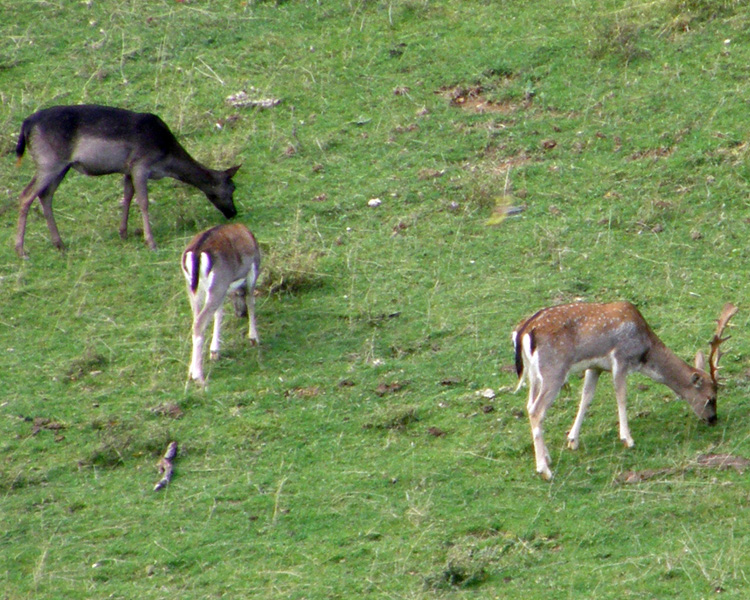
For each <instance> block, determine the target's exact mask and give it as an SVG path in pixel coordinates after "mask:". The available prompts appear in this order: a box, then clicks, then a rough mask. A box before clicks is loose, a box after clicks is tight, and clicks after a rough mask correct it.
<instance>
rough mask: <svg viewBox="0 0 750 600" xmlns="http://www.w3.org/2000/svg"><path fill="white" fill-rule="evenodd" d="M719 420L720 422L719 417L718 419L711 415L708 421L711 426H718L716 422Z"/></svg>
mask: <svg viewBox="0 0 750 600" xmlns="http://www.w3.org/2000/svg"><path fill="white" fill-rule="evenodd" d="M718 420H719V417H717V416H716V415H711V416H710V417H708V419H707V421H708V424H709V425H716V421H718Z"/></svg>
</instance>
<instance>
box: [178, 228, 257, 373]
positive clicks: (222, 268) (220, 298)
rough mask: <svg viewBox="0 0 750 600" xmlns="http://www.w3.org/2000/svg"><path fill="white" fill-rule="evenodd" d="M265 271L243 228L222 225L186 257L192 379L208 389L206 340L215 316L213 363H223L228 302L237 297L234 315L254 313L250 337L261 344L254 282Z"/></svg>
mask: <svg viewBox="0 0 750 600" xmlns="http://www.w3.org/2000/svg"><path fill="white" fill-rule="evenodd" d="M259 271H260V250H259V248H258V243H257V242H256V240H255V236H253V234H252V233H250V230H249V229H248V228H247V227H245V226H244V225H241V224H234V225H218V226H216V227H212V228H211V229H207V230H205V231H202V232H200V233H198V234H197V235H196V236H195V237H194V238H193V239H192V240H191V241H190V243H189V244H188V245H187V248H185V251H184V252H183V253H182V272H183V274H184V275H185V281H186V282H187V290H188V296H189V298H190V306H191V308H192V310H193V329H192V332H193V353H192V358H191V360H190V370H189V371H188V377H189V379H193V380H195V381H196V382H198V383H199V384H201V385H205V379H204V377H203V341H204V335H205V330H206V326H207V325H208V321H209V319H211V317H213V320H214V331H213V336H212V338H211V347H210V350H211V359H212V360H217V359H218V358H219V336H220V330H221V317H222V313H223V309H222V306H223V304H224V298H225V297H226V295H227V294H228V293H230V292H231V293H232V296H233V301H234V308H235V312H236V313H237V315H238V316H245V315H247V314H248V312H249V321H250V329H249V331H248V337H249V338H250V342H251V343H252V344H253V345H255V344H258V343H260V340H259V339H258V331H257V329H256V323H255V295H254V293H255V283H256V281H257V280H258V273H259Z"/></svg>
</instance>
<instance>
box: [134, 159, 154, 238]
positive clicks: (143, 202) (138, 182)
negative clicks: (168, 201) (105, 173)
mask: <svg viewBox="0 0 750 600" xmlns="http://www.w3.org/2000/svg"><path fill="white" fill-rule="evenodd" d="M132 178H133V186H134V187H135V199H136V202H138V207H139V208H140V209H141V215H142V217H143V237H144V239H145V240H146V244H148V247H149V248H151V250H156V242H154V234H153V233H152V232H151V222H150V221H149V219H148V186H147V183H148V175H146V174H145V173H137V174H136V173H133V175H132Z"/></svg>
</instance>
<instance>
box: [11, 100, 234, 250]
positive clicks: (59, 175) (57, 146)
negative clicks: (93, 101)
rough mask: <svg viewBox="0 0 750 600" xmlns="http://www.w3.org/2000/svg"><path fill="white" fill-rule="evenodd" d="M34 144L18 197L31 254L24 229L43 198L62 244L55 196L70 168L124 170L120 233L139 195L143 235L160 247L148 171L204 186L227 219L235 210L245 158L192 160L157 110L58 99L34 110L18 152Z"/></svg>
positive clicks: (20, 246) (55, 239) (19, 237)
mask: <svg viewBox="0 0 750 600" xmlns="http://www.w3.org/2000/svg"><path fill="white" fill-rule="evenodd" d="M27 146H28V148H29V153H30V154H31V156H32V157H33V159H34V162H35V163H36V173H35V174H34V177H32V178H31V181H30V182H29V184H28V185H27V186H26V188H25V189H24V190H23V192H22V193H21V197H20V199H19V204H20V207H19V208H20V212H19V216H18V230H17V233H16V252H17V253H18V255H19V256H21V257H26V252H25V251H24V243H23V240H24V235H25V233H26V219H27V217H28V214H29V208H30V207H31V204H32V203H33V202H34V199H35V198H39V202H40V203H41V205H42V211H43V213H44V218H45V219H46V221H47V227H48V228H49V232H50V236H51V238H52V243H53V244H54V245H55V246H56V247H57V248H59V249H62V248H63V243H62V240H61V239H60V233H59V232H58V230H57V225H56V223H55V217H54V216H53V214H52V197H53V195H54V193H55V190H57V187H58V186H59V185H60V182H62V180H63V178H64V177H65V175H66V174H67V172H68V171H69V170H70V169H71V168H72V169H75V170H76V171H79V172H81V173H83V174H84V175H108V174H111V173H122V174H123V175H124V177H123V187H124V196H123V201H122V220H121V222H120V237H121V238H123V239H124V238H125V237H127V232H128V213H129V211H130V202H131V200H132V199H133V195H135V198H136V201H137V202H138V206H139V207H140V209H141V214H142V216H143V236H144V238H145V240H146V243H147V244H148V245H149V247H150V248H151V249H152V250H154V249H156V244H155V243H154V236H153V234H152V233H151V224H150V223H149V219H148V189H147V183H148V180H149V179H161V178H162V177H172V178H174V179H177V180H179V181H182V182H183V183H187V184H189V185H192V186H194V187H196V188H198V189H199V190H201V191H202V192H203V193H204V194H206V196H207V197H208V199H209V200H210V201H211V203H212V204H213V205H214V206H216V208H218V209H219V210H220V211H221V213H222V214H223V215H224V216H225V217H227V218H228V219H230V218H232V217H234V216H235V215H236V214H237V210H236V209H235V207H234V201H233V199H232V195H233V193H234V183H233V182H232V177H233V176H234V174H235V173H236V172H237V169H239V166H236V167H232V168H230V169H227V170H226V171H214V170H213V169H209V168H207V167H204V166H203V165H201V164H200V163H199V162H198V161H196V160H194V159H193V158H192V157H191V156H190V155H189V154H188V153H187V151H186V150H185V149H184V148H183V147H182V146H181V145H180V143H179V142H178V141H177V138H175V136H174V135H173V134H172V132H171V131H170V130H169V127H167V125H166V124H165V123H164V121H162V120H161V119H160V118H159V117H157V116H156V115H153V114H150V113H136V112H131V111H129V110H124V109H121V108H112V107H109V106H95V105H80V106H54V107H52V108H47V109H45V110H40V111H39V112H36V113H34V114H33V115H31V116H30V117H28V118H27V119H26V120H24V122H23V124H22V125H21V133H20V135H19V138H18V145H17V146H16V155H17V156H18V161H19V162H20V160H21V157H22V156H23V154H24V151H25V150H26V147H27Z"/></svg>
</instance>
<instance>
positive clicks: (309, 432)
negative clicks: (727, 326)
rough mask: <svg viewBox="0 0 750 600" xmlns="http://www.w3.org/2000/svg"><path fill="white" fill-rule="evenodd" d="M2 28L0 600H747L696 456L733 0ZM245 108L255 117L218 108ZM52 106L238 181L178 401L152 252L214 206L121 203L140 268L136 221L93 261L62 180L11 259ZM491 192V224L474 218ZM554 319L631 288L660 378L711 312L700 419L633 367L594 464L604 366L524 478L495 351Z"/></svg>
mask: <svg viewBox="0 0 750 600" xmlns="http://www.w3.org/2000/svg"><path fill="white" fill-rule="evenodd" d="M0 14H2V15H5V16H4V17H3V18H2V19H0V32H1V33H2V35H1V36H0V159H1V160H0V219H2V223H3V227H2V228H1V229H0V356H2V359H0V373H1V375H0V382H2V397H1V398H0V499H1V501H0V523H2V525H3V526H2V530H1V531H0V589H2V590H3V592H4V596H3V597H4V598H8V599H11V600H17V599H21V598H35V599H36V598H60V597H66V598H104V597H112V598H148V599H150V598H174V597H180V598H216V597H226V598H298V599H302V598H307V599H313V598H357V597H367V598H435V597H438V598H529V599H535V598H555V599H558V598H572V597H575V598H597V599H607V598H618V599H621V598H659V599H663V598H710V597H713V596H716V595H720V596H721V597H727V598H738V599H740V598H745V597H746V596H747V591H746V590H747V588H748V585H749V584H748V577H750V559H748V557H747V552H746V546H747V544H748V541H749V540H750V525H748V523H749V522H750V520H749V519H748V512H747V511H748V508H749V506H748V494H747V490H746V480H747V476H746V474H742V473H738V472H735V471H734V470H731V469H730V470H717V469H712V468H706V467H701V466H699V465H698V463H697V459H698V457H699V456H700V455H701V454H705V453H726V454H733V455H736V456H747V455H748V446H747V444H748V439H749V438H750V426H748V425H747V414H748V411H749V410H750V402H748V399H747V392H748V390H749V389H750V383H749V380H748V372H749V371H748V369H749V368H750V364H748V362H749V361H750V358H748V357H750V344H748V341H747V338H746V336H745V335H744V333H743V332H744V330H745V326H746V324H747V322H748V316H747V313H746V306H745V302H744V292H745V290H746V287H747V283H746V282H747V280H748V278H750V268H749V267H748V264H750V263H749V261H748V258H749V257H750V251H749V250H748V248H747V243H746V240H747V238H748V233H750V224H749V223H750V202H748V197H749V196H750V170H749V168H748V164H747V160H748V141H747V140H748V125H747V98H748V96H749V95H750V84H748V66H747V65H748V64H750V49H749V48H750V46H748V41H749V40H750V35H749V34H748V33H747V32H748V31H750V9H748V8H747V7H745V6H744V3H741V2H738V1H730V0H722V1H721V2H712V1H709V0H690V1H679V0H659V1H657V2H642V1H634V0H620V1H614V0H607V1H605V2H593V1H590V0H583V1H581V0H576V1H575V2H569V3H559V2H552V1H546V0H544V1H540V2H535V3H523V2H515V1H511V0H508V1H501V0H486V1H476V2H458V1H448V0H390V1H386V0H360V1H338V0H337V1H333V0H318V1H315V2H314V1H312V0H307V1H305V0H286V1H282V0H278V1H277V2H270V1H248V2H241V1H239V0H216V1H213V2H201V1H198V0H193V1H190V0H188V1H187V2H174V1H172V0H162V1H156V2H144V1H143V0H130V1H127V2H114V1H113V0H101V1H94V2H72V1H70V2H66V1H59V0H58V1H50V2H42V1H39V2H26V3H17V2H10V1H9V0H0ZM9 15H12V18H11V17H10V16H9ZM243 89H244V90H247V91H248V92H249V93H250V92H253V93H258V94H259V95H262V96H265V97H273V98H279V99H281V103H280V104H279V105H278V106H276V107H274V108H271V109H267V110H259V109H255V110H254V109H238V108H234V107H232V106H230V105H229V104H227V103H226V102H225V99H226V97H227V96H229V95H230V94H234V93H236V92H238V91H240V90H243ZM82 102H98V103H105V104H112V105H118V106H123V107H126V108H130V109H133V110H148V111H152V112H156V113H158V114H159V115H160V116H161V117H162V118H163V119H164V120H165V121H166V122H167V123H168V124H169V125H170V127H171V128H172V130H173V131H174V132H175V134H177V135H178V137H179V138H180V139H181V141H182V142H183V143H184V145H185V146H186V148H187V149H188V150H189V151H190V152H191V153H192V154H193V155H194V156H195V157H196V158H197V159H199V160H201V161H202V162H204V163H206V164H208V165H210V166H212V167H215V168H218V167H222V168H226V167H229V166H231V165H233V164H237V163H242V168H241V170H240V171H239V173H238V175H237V176H236V178H235V181H236V183H237V185H238V189H237V192H236V196H235V200H236V202H237V205H238V208H239V210H240V215H239V217H238V218H239V220H240V221H242V222H245V223H247V224H248V225H249V227H250V228H251V229H252V230H253V232H254V233H255V234H256V236H257V238H258V240H259V241H260V243H261V246H262V249H263V252H264V275H263V279H262V281H261V290H262V294H261V296H260V297H259V298H258V302H257V311H258V324H259V334H260V337H261V340H262V345H261V346H260V349H256V348H252V347H250V346H249V345H248V344H247V342H246V339H245V337H244V336H245V333H246V326H245V324H244V323H243V322H240V321H238V320H237V319H234V317H231V316H229V314H230V313H231V311H227V318H226V320H225V327H224V335H223V356H222V360H220V361H219V362H217V363H214V364H211V365H207V374H208V377H209V386H208V389H207V390H205V391H203V390H200V389H198V388H196V387H194V386H189V387H187V388H186V386H185V379H186V374H187V365H188V360H189V352H190V347H189V346H190V331H189V322H190V314H189V313H190V310H189V305H188V302H187V298H186V294H185V291H184V282H183V280H182V275H181V273H180V270H179V266H178V260H179V256H180V252H181V251H182V249H183V248H184V246H185V244H186V243H187V241H188V240H189V239H190V237H192V235H194V233H195V232H196V231H198V230H199V229H201V228H204V227H208V226H211V225H214V224H216V223H220V222H222V221H223V219H222V217H221V215H220V214H219V213H218V212H217V211H216V210H215V209H214V208H213V207H212V206H211V205H210V204H209V203H208V202H207V201H206V200H205V198H204V197H203V196H202V195H201V194H200V192H198V191H196V190H194V189H191V188H188V187H186V186H183V185H180V184H177V183H175V182H173V181H171V180H163V181H158V182H157V181H155V182H152V183H151V185H150V188H149V189H150V195H151V199H152V209H151V222H152V226H153V229H154V235H155V239H156V242H157V244H158V245H159V249H158V250H157V251H156V252H150V251H148V250H147V248H146V246H145V244H144V243H143V239H142V236H141V235H140V226H141V224H140V215H139V214H134V215H133V217H132V218H131V224H130V225H131V236H130V238H129V239H128V240H126V241H125V242H123V241H121V240H120V239H119V236H118V234H117V227H118V220H119V215H118V212H119V211H118V201H119V198H120V194H121V185H120V181H119V179H118V177H115V176H112V177H101V178H85V177H82V176H80V175H78V174H76V173H71V174H69V175H68V177H67V178H66V180H65V182H64V183H63V184H62V185H61V186H60V189H59V190H58V192H57V194H56V196H55V198H56V199H55V202H54V208H55V214H56V216H57V220H58V225H59V227H60V230H61V235H62V237H63V240H64V242H65V243H66V245H67V247H68V250H67V251H66V252H65V253H59V252H57V251H56V250H55V249H54V248H53V247H52V245H51V244H50V243H49V239H48V234H47V230H46V226H45V224H44V219H43V218H42V216H41V211H40V210H38V208H34V209H33V210H32V213H31V215H30V218H29V224H28V229H27V243H26V248H27V250H28V252H29V254H30V257H31V258H30V260H29V261H20V260H18V259H17V258H16V256H15V253H14V252H13V238H14V235H15V223H16V218H17V210H16V202H17V198H18V195H19V194H20V192H21V190H22V189H23V187H24V186H25V185H26V183H27V182H28V180H29V179H30V177H31V175H32V164H31V161H30V160H29V159H28V157H27V158H26V160H25V161H24V163H23V164H22V166H21V167H20V168H16V167H15V166H14V162H15V155H14V148H15V143H16V140H17V134H18V130H19V127H20V123H21V121H22V120H23V119H24V118H25V117H26V116H28V115H29V114H31V113H32V112H34V111H35V110H37V109H39V108H42V107H46V106H49V105H52V104H56V103H82ZM372 198H380V199H381V200H382V204H381V205H380V206H378V207H370V206H368V201H369V200H370V199H372ZM502 203H511V204H513V205H517V206H524V207H525V210H524V211H523V212H522V213H521V214H520V215H518V216H513V217H508V218H506V219H505V220H502V221H501V222H499V224H496V225H494V226H492V225H488V221H489V222H492V216H493V211H494V210H495V208H496V206H497V205H498V204H502ZM133 212H134V213H137V209H134V211H133ZM577 298H581V299H586V300H614V299H627V300H631V301H632V302H634V303H636V304H637V305H638V306H639V307H640V308H641V310H642V312H643V313H644V315H645V317H646V318H647V320H648V321H649V323H650V324H651V325H652V327H653V328H654V330H655V331H656V332H657V333H658V334H659V335H660V336H661V337H662V339H663V340H664V341H665V343H667V345H669V346H670V347H671V348H672V349H673V350H674V351H675V352H676V353H678V354H679V355H680V356H682V357H684V358H686V359H688V358H689V357H692V355H693V354H694V353H695V351H696V350H698V349H704V350H705V349H706V348H707V342H708V340H709V339H710V336H711V335H712V333H713V328H714V320H715V319H716V318H717V317H718V314H719V311H720V309H721V306H722V305H723V304H724V302H726V301H732V302H735V303H736V304H737V305H738V306H739V307H740V313H739V314H738V315H737V317H735V319H734V321H733V327H732V334H733V337H732V339H731V341H729V342H728V343H727V344H726V355H725V356H724V358H723V363H722V364H723V367H724V368H723V370H722V375H723V378H724V384H725V385H724V387H723V388H722V389H721V394H720V398H719V416H720V420H719V423H718V425H717V426H716V427H713V428H709V427H706V426H704V425H703V424H701V423H700V422H698V421H697V420H696V419H695V418H694V416H693V415H692V414H691V412H690V410H689V408H688V407H687V405H686V404H684V403H682V402H680V401H676V400H675V399H674V398H673V395H672V394H671V392H669V390H668V389H667V388H664V387H662V386H659V385H657V384H655V383H652V382H651V381H650V380H647V379H645V378H642V377H640V376H633V377H632V378H631V380H630V385H629V394H628V400H629V415H630V419H631V429H632V433H633V437H634V439H635V442H636V446H635V448H633V449H632V450H626V449H625V448H623V447H622V446H621V444H620V443H619V442H618V441H617V424H616V410H615V403H614V396H613V393H612V390H611V385H610V378H609V377H608V376H605V377H604V378H603V382H602V385H601V386H600V387H601V389H600V390H599V392H598V394H597V399H596V400H595V402H594V405H593V406H592V408H591V411H590V414H589V416H588V418H587V420H586V423H585V425H584V427H583V431H582V434H581V447H580V449H579V450H578V451H577V452H571V451H568V450H565V449H564V446H565V432H566V431H567V429H568V428H569V427H570V425H571V424H572V421H573V418H574V415H575V409H576V400H577V396H578V393H579V389H580V383H579V382H578V381H577V380H574V381H572V382H571V385H570V389H568V390H564V391H563V392H562V393H561V396H560V398H559V399H558V401H557V402H556V405H555V406H554V407H553V408H552V409H551V411H550V413H549V415H548V418H547V420H546V422H545V423H546V437H547V441H548V445H549V447H550V451H551V453H552V468H553V471H554V472H555V479H554V480H553V481H552V482H551V483H545V482H543V481H541V480H539V479H538V478H537V476H536V475H535V473H534V459H533V449H532V446H531V436H530V432H529V426H528V422H527V419H526V417H525V415H524V405H525V401H526V398H525V394H524V393H519V394H517V395H513V394H512V393H511V392H512V389H513V387H514V386H515V383H516V380H515V376H514V374H513V373H512V371H511V370H510V369H509V366H510V365H511V363H512V360H513V357H512V353H511V348H510V343H509V335H510V331H511V329H512V327H513V326H514V325H515V324H516V323H517V322H518V321H519V320H520V319H521V318H522V317H524V316H527V315H529V314H531V313H533V312H534V311H535V310H537V309H538V308H540V307H542V306H545V305H549V304H553V303H558V302H563V301H569V300H573V299H577ZM485 388H493V389H494V390H495V391H496V392H497V396H496V397H495V398H494V399H485V398H483V397H482V396H481V395H480V392H481V390H484V389H485ZM171 440H176V441H177V442H178V443H179V448H180V449H179V454H178V457H177V461H176V464H175V477H174V480H173V481H172V483H171V484H170V485H169V486H168V487H167V488H166V489H165V490H162V491H160V492H154V491H153V486H154V484H155V483H156V481H157V480H158V479H159V475H158V473H157V471H156V468H155V464H156V462H157V461H158V459H159V457H160V456H161V454H162V453H163V452H164V450H165V449H166V446H167V444H168V443H169V441H171ZM630 472H638V473H642V474H646V475H651V477H649V478H645V479H644V480H643V481H641V482H640V483H622V480H623V478H624V476H625V475H626V474H627V473H630Z"/></svg>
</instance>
